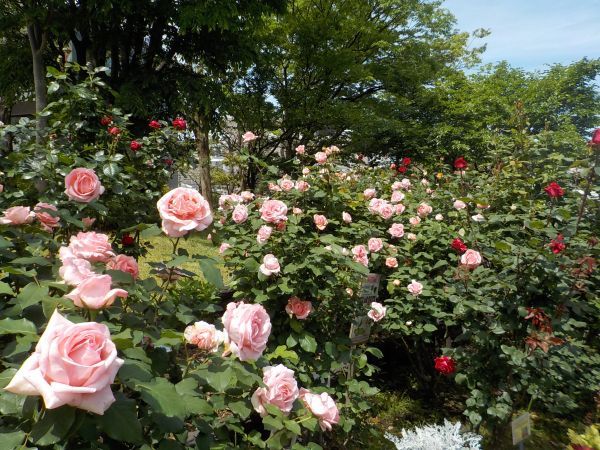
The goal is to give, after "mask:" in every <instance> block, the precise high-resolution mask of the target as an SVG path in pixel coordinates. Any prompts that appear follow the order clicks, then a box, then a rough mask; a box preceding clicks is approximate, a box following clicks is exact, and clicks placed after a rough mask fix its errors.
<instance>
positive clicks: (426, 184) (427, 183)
mask: <svg viewBox="0 0 600 450" xmlns="http://www.w3.org/2000/svg"><path fill="white" fill-rule="evenodd" d="M421 184H422V185H423V186H429V181H428V180H427V179H426V178H422V179H421Z"/></svg>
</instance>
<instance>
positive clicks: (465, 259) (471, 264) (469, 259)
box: [460, 249, 481, 269]
mask: <svg viewBox="0 0 600 450" xmlns="http://www.w3.org/2000/svg"><path fill="white" fill-rule="evenodd" d="M460 264H461V265H462V266H464V267H467V268H468V269H475V268H476V267H479V265H480V264H481V254H480V253H479V252H478V251H476V250H472V249H469V250H467V251H466V252H464V253H463V255H462V256H461V257H460Z"/></svg>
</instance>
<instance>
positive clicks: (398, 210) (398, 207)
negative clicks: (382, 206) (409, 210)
mask: <svg viewBox="0 0 600 450" xmlns="http://www.w3.org/2000/svg"><path fill="white" fill-rule="evenodd" d="M405 210H406V206H404V205H403V204H402V203H398V204H397V205H395V206H394V212H395V213H396V214H402V213H403V212H404V211H405Z"/></svg>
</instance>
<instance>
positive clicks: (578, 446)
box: [571, 444, 594, 450]
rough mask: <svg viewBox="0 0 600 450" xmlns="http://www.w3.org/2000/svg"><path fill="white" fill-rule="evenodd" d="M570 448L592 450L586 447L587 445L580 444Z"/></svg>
mask: <svg viewBox="0 0 600 450" xmlns="http://www.w3.org/2000/svg"><path fill="white" fill-rule="evenodd" d="M571 448H572V449H573V450H594V449H593V448H592V447H588V446H587V445H582V444H571Z"/></svg>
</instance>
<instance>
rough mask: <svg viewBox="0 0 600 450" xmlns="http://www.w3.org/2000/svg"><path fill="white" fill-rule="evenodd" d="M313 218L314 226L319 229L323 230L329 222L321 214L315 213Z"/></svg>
mask: <svg viewBox="0 0 600 450" xmlns="http://www.w3.org/2000/svg"><path fill="white" fill-rule="evenodd" d="M313 220H314V222H315V226H316V227H317V229H319V230H320V231H323V230H324V229H325V227H326V226H327V224H328V223H329V222H327V217H325V216H323V215H321V214H315V215H314V216H313Z"/></svg>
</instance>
